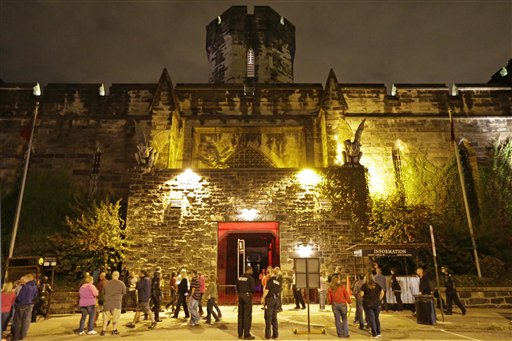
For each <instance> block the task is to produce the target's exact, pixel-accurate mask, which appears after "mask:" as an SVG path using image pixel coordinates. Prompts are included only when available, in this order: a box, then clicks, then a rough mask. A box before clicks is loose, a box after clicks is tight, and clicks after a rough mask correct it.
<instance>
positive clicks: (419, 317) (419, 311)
mask: <svg viewBox="0 0 512 341" xmlns="http://www.w3.org/2000/svg"><path fill="white" fill-rule="evenodd" d="M415 305H416V322H418V323H419V324H431V325H434V324H436V309H435V305H434V296H432V295H416V296H415Z"/></svg>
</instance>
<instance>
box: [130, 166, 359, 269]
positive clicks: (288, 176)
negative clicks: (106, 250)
mask: <svg viewBox="0 0 512 341" xmlns="http://www.w3.org/2000/svg"><path fill="white" fill-rule="evenodd" d="M352 171H353V172H356V173H357V172H361V171H363V172H364V170H363V169H362V168H358V169H357V170H352ZM181 172H182V171H176V170H169V171H160V172H157V173H155V174H154V175H144V176H142V175H135V176H134V177H133V178H132V181H131V186H130V196H129V199H128V217H127V222H126V223H127V227H126V235H127V237H126V238H127V240H128V241H129V242H131V243H133V244H132V245H131V246H130V248H131V250H132V251H131V252H130V253H129V254H128V256H127V259H126V262H125V264H126V265H127V266H128V268H130V269H138V268H141V267H148V268H154V267H155V266H157V265H158V266H162V267H163V269H164V271H165V272H169V271H171V270H176V269H178V268H181V267H185V268H197V269H200V270H203V271H206V272H215V271H216V269H217V265H216V261H217V232H218V230H217V229H218V226H217V224H218V222H225V221H238V220H239V218H238V214H239V211H240V210H241V209H244V208H247V209H256V210H258V212H259V216H258V218H257V220H258V221H277V222H279V234H280V259H281V266H282V268H283V269H284V270H290V269H291V266H292V260H291V259H290V252H292V251H293V246H294V244H295V243H297V242H308V241H309V240H310V239H311V240H312V241H313V242H315V243H316V244H317V245H318V246H319V248H320V257H321V259H322V263H323V265H324V267H327V266H331V265H335V264H352V262H350V263H347V262H349V259H350V260H351V259H352V258H351V257H352V255H351V254H350V252H347V251H346V248H347V247H348V246H349V245H350V244H351V243H352V242H353V240H354V239H355V238H354V233H355V231H353V228H352V226H351V220H350V219H348V218H345V217H343V216H340V214H338V213H336V212H335V210H332V209H331V208H322V207H321V205H320V204H319V198H320V197H321V195H320V196H319V194H318V192H317V190H316V189H315V188H313V187H303V186H302V185H301V184H300V183H299V181H298V180H297V177H296V176H297V173H298V170H290V169H239V170H233V169H225V170H202V171H198V172H197V175H198V176H199V179H198V180H193V181H192V180H191V181H190V183H187V182H186V181H185V180H180V174H181ZM362 176H363V177H364V174H363V175H362ZM171 198H172V199H173V200H174V201H176V200H178V201H180V202H181V208H179V207H172V206H173V205H175V202H174V204H173V203H172V202H171Z"/></svg>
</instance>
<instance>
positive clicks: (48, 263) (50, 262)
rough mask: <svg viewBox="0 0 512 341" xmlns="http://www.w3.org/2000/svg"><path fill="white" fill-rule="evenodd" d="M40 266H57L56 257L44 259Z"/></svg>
mask: <svg viewBox="0 0 512 341" xmlns="http://www.w3.org/2000/svg"><path fill="white" fill-rule="evenodd" d="M42 266H45V267H52V266H57V257H44V258H43V264H42Z"/></svg>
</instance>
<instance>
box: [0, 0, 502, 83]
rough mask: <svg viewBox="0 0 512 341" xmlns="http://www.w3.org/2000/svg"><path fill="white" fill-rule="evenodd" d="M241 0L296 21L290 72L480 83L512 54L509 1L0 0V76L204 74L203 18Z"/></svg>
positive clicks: (108, 78)
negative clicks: (268, 8)
mask: <svg viewBox="0 0 512 341" xmlns="http://www.w3.org/2000/svg"><path fill="white" fill-rule="evenodd" d="M241 4H247V5H250V6H252V5H254V4H259V5H270V6H272V7H273V8H274V9H275V10H276V11H277V12H279V13H280V14H281V15H282V16H284V17H286V18H287V19H288V20H290V21H291V22H292V23H293V24H294V25H295V26H296V42H297V51H296V56H295V82H314V83H323V82H324V81H325V79H326V77H327V75H328V72H329V69H330V68H334V70H335V72H336V74H337V76H338V80H339V81H340V82H342V83H386V84H389V83H445V84H448V85H449V84H451V83H453V82H456V83H485V82H487V81H488V80H489V78H490V76H491V75H492V74H493V73H494V72H496V71H497V70H498V69H499V68H500V67H502V66H505V65H506V63H507V61H508V60H509V59H510V58H511V57H512V0H502V1H496V0H484V1H463V0H446V1H438V0H425V1H419V0H411V1H408V0H402V1H387V0H383V1H379V0H374V1H321V0H320V1H292V0H289V1H270V0H269V1H163V0H160V1H149V0H148V1H142V0H141V1H112V0H111V1H107V0H101V1H100V0H97V1H96V0H89V1H85V0H66V1H64V0H62V1H58V0H53V1H33V0H31V1H28V0H0V6H1V7H0V48H1V54H0V78H1V79H3V80H4V81H7V82H40V83H42V84H45V83H59V82H61V83H87V82H98V83H106V84H109V83H132V82H133V83H148V82H149V83H155V82H157V81H158V78H159V76H160V73H161V71H162V69H163V68H164V67H167V68H168V70H169V72H170V74H171V77H172V79H173V81H174V83H193V82H200V83H204V82H207V79H208V64H207V59H206V53H205V26H206V24H208V23H209V22H210V21H211V20H213V19H214V18H216V17H217V15H220V14H221V13H222V12H224V11H225V10H226V9H227V8H228V7H229V6H231V5H241Z"/></svg>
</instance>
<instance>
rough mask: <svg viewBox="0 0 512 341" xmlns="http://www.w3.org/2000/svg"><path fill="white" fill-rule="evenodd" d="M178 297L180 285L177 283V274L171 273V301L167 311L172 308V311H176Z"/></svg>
mask: <svg viewBox="0 0 512 341" xmlns="http://www.w3.org/2000/svg"><path fill="white" fill-rule="evenodd" d="M177 295H178V283H177V281H176V272H175V271H173V272H171V279H170V280H169V296H170V297H171V300H170V302H169V304H168V305H167V306H166V307H165V308H166V309H169V307H171V311H174V309H175V308H176V298H177Z"/></svg>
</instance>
